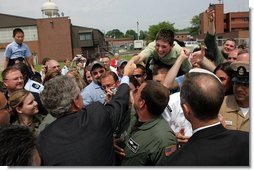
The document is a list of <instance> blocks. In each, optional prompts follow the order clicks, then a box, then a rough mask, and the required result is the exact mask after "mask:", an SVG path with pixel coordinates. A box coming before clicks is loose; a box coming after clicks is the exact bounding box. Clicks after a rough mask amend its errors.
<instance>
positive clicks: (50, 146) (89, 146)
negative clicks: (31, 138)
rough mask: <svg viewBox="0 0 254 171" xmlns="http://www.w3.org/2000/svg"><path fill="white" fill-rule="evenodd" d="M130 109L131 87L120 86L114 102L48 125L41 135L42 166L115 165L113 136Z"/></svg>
mask: <svg viewBox="0 0 254 171" xmlns="http://www.w3.org/2000/svg"><path fill="white" fill-rule="evenodd" d="M128 105H129V86H128V85H127V84H121V85H120V87H119V89H118V91H117V93H116V95H115V96H114V97H113V98H112V100H111V101H110V102H109V103H108V104H106V105H103V104H101V103H100V102H94V103H92V104H91V105H88V106H86V107H85V108H84V109H83V110H81V111H79V112H77V113H72V114H67V115H65V116H63V117H61V118H58V119H57V120H55V121H54V122H53V123H51V124H50V125H48V126H47V127H46V128H45V129H44V130H43V131H42V132H41V133H40V135H39V138H38V149H39V152H40V155H41V158H42V165H45V166H52V165H62V166H63V165H66V166H106V165H114V149H113V132H114V130H115V129H116V127H117V125H118V122H119V120H120V118H121V115H123V114H124V113H126V111H127V110H128Z"/></svg>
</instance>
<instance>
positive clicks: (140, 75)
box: [132, 74, 143, 78]
mask: <svg viewBox="0 0 254 171" xmlns="http://www.w3.org/2000/svg"><path fill="white" fill-rule="evenodd" d="M132 76H133V77H136V78H140V77H143V75H142V74H136V75H132Z"/></svg>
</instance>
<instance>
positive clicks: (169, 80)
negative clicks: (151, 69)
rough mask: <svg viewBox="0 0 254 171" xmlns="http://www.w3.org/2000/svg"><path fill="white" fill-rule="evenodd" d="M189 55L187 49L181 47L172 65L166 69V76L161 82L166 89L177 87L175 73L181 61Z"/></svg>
mask: <svg viewBox="0 0 254 171" xmlns="http://www.w3.org/2000/svg"><path fill="white" fill-rule="evenodd" d="M188 57H189V51H188V50H187V49H182V51H181V54H180V56H179V57H178V58H177V60H176V62H175V63H174V65H173V66H172V67H171V68H170V70H169V71H168V73H167V75H166V78H165V80H164V82H163V85H164V86H165V87H167V88H168V89H174V88H177V87H176V86H177V85H178V84H177V82H176V80H175V78H176V76H177V73H178V71H179V69H180V67H181V65H182V63H183V61H184V60H186V59H188Z"/></svg>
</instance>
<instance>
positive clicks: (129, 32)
mask: <svg viewBox="0 0 254 171" xmlns="http://www.w3.org/2000/svg"><path fill="white" fill-rule="evenodd" d="M125 37H126V38H133V39H134V40H135V39H137V38H138V36H137V33H136V32H135V31H134V30H132V29H131V30H127V31H126V33H125Z"/></svg>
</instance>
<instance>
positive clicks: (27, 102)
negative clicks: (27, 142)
mask: <svg viewBox="0 0 254 171" xmlns="http://www.w3.org/2000/svg"><path fill="white" fill-rule="evenodd" d="M8 103H9V105H10V108H11V110H12V113H13V115H16V116H17V119H16V120H15V121H14V122H13V123H12V125H22V126H26V127H29V128H30V129H31V130H32V131H33V132H34V133H35V134H37V128H38V127H39V125H40V123H41V120H42V119H43V118H44V116H42V115H36V114H37V113H38V111H39V110H38V104H37V102H36V101H35V99H34V96H33V94H32V93H31V92H29V91H27V90H24V89H23V90H17V91H15V92H14V93H13V94H12V95H11V96H10V98H9V100H8Z"/></svg>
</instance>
